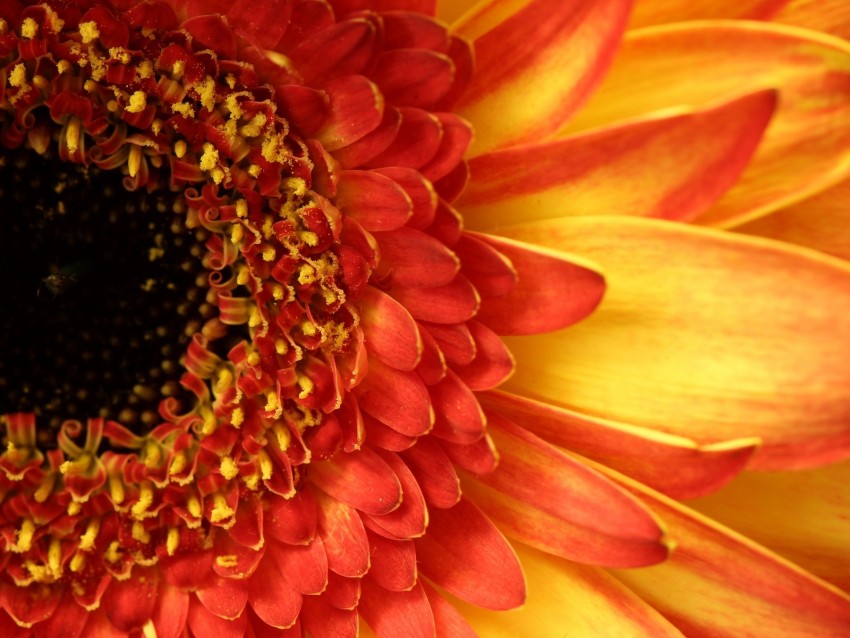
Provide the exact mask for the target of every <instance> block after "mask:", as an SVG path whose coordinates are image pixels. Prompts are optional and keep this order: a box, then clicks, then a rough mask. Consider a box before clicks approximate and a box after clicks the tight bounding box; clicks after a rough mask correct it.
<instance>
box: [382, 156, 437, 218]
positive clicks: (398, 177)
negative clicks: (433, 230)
mask: <svg viewBox="0 0 850 638" xmlns="http://www.w3.org/2000/svg"><path fill="white" fill-rule="evenodd" d="M372 172H373V173H378V174H379V175H384V176H385V177H389V178H390V179H392V180H393V181H394V182H395V183H396V184H398V185H399V186H401V187H402V188H403V189H404V192H405V193H407V196H408V197H409V198H410V201H411V203H412V204H413V216H412V217H411V218H410V221H409V222H408V224H407V225H408V226H410V227H411V228H417V229H419V230H422V229H423V228H427V227H428V226H430V225H431V223H432V222H433V221H434V216H435V214H436V211H437V193H436V192H434V187H433V186H432V185H431V183H430V182H429V181H428V180H427V179H425V178H424V177H422V174H421V173H420V172H419V171H416V170H414V169H412V168H406V167H404V166H385V167H383V168H376V169H375V170H373V171H372Z"/></svg>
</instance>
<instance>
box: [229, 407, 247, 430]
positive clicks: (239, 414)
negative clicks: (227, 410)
mask: <svg viewBox="0 0 850 638" xmlns="http://www.w3.org/2000/svg"><path fill="white" fill-rule="evenodd" d="M244 421H245V412H244V411H243V410H242V408H236V409H235V410H233V414H231V415H230V425H232V426H233V427H235V428H239V427H241V426H242V423H244Z"/></svg>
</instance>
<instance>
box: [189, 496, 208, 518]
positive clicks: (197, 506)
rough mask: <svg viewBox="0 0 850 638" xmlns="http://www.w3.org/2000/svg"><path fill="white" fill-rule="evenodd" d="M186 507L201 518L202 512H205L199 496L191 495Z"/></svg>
mask: <svg viewBox="0 0 850 638" xmlns="http://www.w3.org/2000/svg"><path fill="white" fill-rule="evenodd" d="M186 509H187V510H189V513H190V514H191V515H192V516H194V517H195V518H200V517H201V514H203V513H204V512H203V510H202V509H201V501H199V500H198V497H197V496H190V497H189V500H188V501H187V502H186Z"/></svg>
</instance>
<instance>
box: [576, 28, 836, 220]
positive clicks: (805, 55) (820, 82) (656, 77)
mask: <svg viewBox="0 0 850 638" xmlns="http://www.w3.org/2000/svg"><path fill="white" fill-rule="evenodd" d="M754 88H776V89H778V90H779V107H778V109H777V111H776V114H775V115H774V117H773V120H772V121H771V124H770V126H769V127H768V129H767V131H766V133H765V135H764V138H763V140H762V143H761V145H760V146H759V148H758V150H757V151H756V154H755V156H754V158H753V161H752V162H751V164H750V166H749V167H748V168H747V170H746V171H745V172H744V174H743V176H742V177H741V179H740V180H739V181H738V183H737V184H736V185H735V186H734V187H733V188H732V189H731V190H730V191H729V192H727V193H726V195H725V196H724V197H723V198H722V199H720V201H719V202H718V203H717V204H715V206H713V207H712V208H711V209H709V211H708V212H707V213H706V214H705V215H704V216H703V217H701V218H700V221H701V223H705V224H710V225H715V226H720V227H725V226H728V225H730V224H732V223H742V221H744V220H749V219H755V218H757V217H759V216H761V215H764V214H765V213H767V212H769V211H771V210H775V209H777V208H779V207H782V206H786V205H788V204H790V203H792V202H795V201H799V200H800V199H803V198H805V197H809V196H811V195H813V194H815V193H817V192H819V191H821V190H824V189H825V188H828V187H829V186H832V185H833V184H835V183H837V182H838V181H840V180H842V179H843V178H845V177H846V176H847V175H848V174H850V43H847V42H845V41H844V40H840V39H838V38H834V37H831V36H826V35H822V34H819V33H816V32H813V31H807V30H804V29H798V28H794V27H787V26H781V25H775V24H768V23H758V22H749V21H725V22H724V21H718V22H691V23H684V24H676V25H666V26H661V27H650V28H647V29H640V30H638V31H635V32H631V33H630V34H629V35H628V36H627V38H626V40H625V42H624V44H623V47H622V49H621V50H620V52H619V54H618V56H617V60H616V62H615V63H614V65H613V66H612V68H611V71H610V72H609V74H608V75H607V76H606V78H605V81H604V82H603V84H602V86H601V87H600V89H599V90H598V91H597V92H596V94H595V95H594V97H593V99H592V100H591V101H590V102H589V104H588V105H587V106H586V107H585V108H584V109H583V110H582V111H581V113H579V115H578V116H577V117H576V118H575V120H574V121H573V122H572V123H571V124H570V125H569V127H568V129H566V131H565V132H571V133H572V132H575V131H578V130H586V129H589V128H593V127H598V126H603V125H606V124H608V123H610V122H613V121H617V120H621V119H625V118H633V117H635V116H638V115H640V114H642V113H647V112H652V111H655V110H657V109H660V108H664V107H670V106H673V105H678V104H687V105H694V106H695V105H700V104H705V103H706V102H709V101H711V100H715V99H717V98H718V97H719V96H721V95H725V94H728V93H730V92H733V93H739V92H740V91H741V90H743V89H748V90H753V89H754Z"/></svg>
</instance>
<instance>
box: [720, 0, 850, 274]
mask: <svg viewBox="0 0 850 638" xmlns="http://www.w3.org/2000/svg"><path fill="white" fill-rule="evenodd" d="M848 6H850V5H848ZM848 202H850V180H844V181H843V182H841V183H840V184H838V186H835V187H833V188H830V189H829V190H827V191H824V192H823V193H820V194H819V195H815V196H814V197H811V198H809V199H806V200H804V201H802V202H800V203H798V204H795V205H793V206H788V207H787V208H783V209H781V210H778V211H776V212H775V213H772V214H770V215H767V216H765V217H761V218H760V219H757V220H755V221H753V222H750V223H748V224H744V225H743V226H738V227H737V228H735V232H739V233H747V234H748V235H758V236H761V237H767V238H769V239H779V240H781V241H784V242H789V243H792V244H798V245H800V246H807V247H809V248H815V249H817V250H819V251H821V252H824V253H828V254H830V255H835V256H836V257H841V258H842V259H845V260H850V206H849V205H848Z"/></svg>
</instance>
